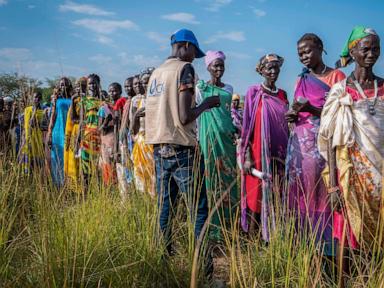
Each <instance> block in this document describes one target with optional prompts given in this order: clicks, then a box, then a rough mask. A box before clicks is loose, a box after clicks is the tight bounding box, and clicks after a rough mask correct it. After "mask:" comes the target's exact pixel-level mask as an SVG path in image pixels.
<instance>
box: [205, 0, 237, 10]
mask: <svg viewBox="0 0 384 288" xmlns="http://www.w3.org/2000/svg"><path fill="white" fill-rule="evenodd" d="M231 2H232V0H213V1H211V3H210V4H209V5H208V7H207V8H206V10H208V11H212V12H217V11H219V10H220V9H221V8H222V7H223V6H226V5H228V4H230V3H231Z"/></svg>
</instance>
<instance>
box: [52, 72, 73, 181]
mask: <svg viewBox="0 0 384 288" xmlns="http://www.w3.org/2000/svg"><path fill="white" fill-rule="evenodd" d="M55 94H56V95H54V96H55V100H54V102H53V106H52V111H51V118H50V123H49V128H48V144H49V146H50V147H51V175H52V180H53V183H54V184H55V185H56V186H58V187H60V186H63V185H64V144H65V126H66V122H67V114H68V110H69V107H70V106H71V96H72V84H71V81H70V80H69V79H68V78H67V77H62V78H61V79H60V82H59V87H58V88H57V93H55Z"/></svg>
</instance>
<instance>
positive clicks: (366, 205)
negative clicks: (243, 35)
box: [0, 26, 384, 257]
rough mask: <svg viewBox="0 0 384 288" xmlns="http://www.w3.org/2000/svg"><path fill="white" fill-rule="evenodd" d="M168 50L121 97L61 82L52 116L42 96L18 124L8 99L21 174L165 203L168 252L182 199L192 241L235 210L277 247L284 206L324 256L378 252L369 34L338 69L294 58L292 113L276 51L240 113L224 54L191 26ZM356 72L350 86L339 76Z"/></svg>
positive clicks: (375, 42) (93, 83) (378, 164)
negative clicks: (97, 184)
mask: <svg viewBox="0 0 384 288" xmlns="http://www.w3.org/2000/svg"><path fill="white" fill-rule="evenodd" d="M171 46H172V53H171V56H170V57H169V58H168V59H166V60H165V62H164V63H163V64H161V65H160V66H159V67H157V68H156V69H154V68H148V69H146V70H144V71H143V72H142V73H140V74H139V75H135V76H133V77H129V78H127V79H126V81H125V83H124V89H125V92H126V97H122V92H123V91H122V90H123V89H122V86H121V85H120V84H119V83H112V84H110V86H109V87H108V93H107V95H105V94H103V93H102V90H101V85H100V78H99V76H98V75H96V74H90V75H89V76H88V77H82V78H80V79H78V81H77V82H76V83H75V87H74V88H73V87H72V83H71V82H70V81H69V79H68V78H66V77H63V78H62V79H61V80H60V81H59V83H58V86H57V88H56V89H55V91H54V94H53V96H52V103H51V105H50V107H45V106H43V105H42V103H41V101H42V97H41V94H39V93H35V94H34V95H33V99H32V100H33V101H32V104H31V106H28V107H26V108H25V109H24V110H23V111H19V112H20V113H19V115H17V116H16V115H15V116H12V117H10V116H9V115H8V114H9V109H8V110H7V109H4V103H3V102H4V101H3V100H2V101H1V102H0V104H1V114H0V115H1V117H2V118H1V133H2V137H3V138H4V137H5V136H4V135H5V134H6V131H7V129H8V127H9V128H12V127H13V126H15V129H16V128H17V129H18V130H17V131H20V132H19V134H20V137H18V138H17V139H18V140H17V141H14V142H15V148H14V149H15V150H16V151H17V154H18V159H19V161H20V164H21V165H22V166H23V171H24V172H25V173H26V174H30V173H32V172H33V171H34V169H36V168H44V167H45V168H46V166H47V165H48V166H49V169H48V170H49V171H50V174H51V177H52V180H53V183H55V185H57V186H58V187H71V189H72V188H73V189H74V190H76V191H87V192H85V193H92V191H88V188H89V187H90V186H89V183H90V180H91V179H92V177H93V176H100V177H99V178H100V179H101V180H102V181H103V183H104V184H105V185H118V187H119V189H120V191H121V192H122V196H123V197H128V196H127V193H128V191H129V190H130V189H133V187H134V188H135V189H137V190H139V191H141V192H143V193H147V194H149V195H150V196H151V197H155V196H156V195H157V200H158V206H159V214H160V216H159V225H160V230H161V232H162V235H163V237H164V241H166V247H167V251H168V253H169V254H172V251H173V249H174V248H173V246H172V231H171V226H172V225H170V223H171V220H172V216H173V214H174V213H173V211H174V210H175V207H176V204H177V199H178V198H179V194H180V193H181V194H183V195H184V196H185V197H186V199H187V200H188V201H187V204H188V207H189V208H190V209H189V210H190V211H191V219H192V220H193V223H194V225H195V237H196V238H198V237H199V236H200V234H201V233H202V232H203V229H204V228H203V227H204V225H205V223H206V221H207V218H208V214H209V211H213V216H212V217H211V218H210V223H209V233H208V234H209V239H210V240H212V241H214V242H220V241H222V239H223V232H224V230H225V229H229V225H233V219H234V215H235V214H236V212H235V210H236V208H237V207H239V209H240V215H241V217H240V218H241V221H240V223H241V227H242V229H243V230H244V231H245V232H246V233H249V234H255V233H260V234H261V236H262V239H263V240H264V241H265V242H268V241H269V240H270V237H271V235H273V230H274V227H275V220H276V219H275V215H276V214H277V211H276V209H278V208H277V207H274V203H275V200H276V199H277V198H279V199H281V200H282V201H283V202H284V201H285V203H286V207H287V209H288V210H289V212H290V213H293V214H294V215H295V217H296V219H297V225H296V226H297V230H298V234H300V231H304V230H305V231H307V230H306V229H310V231H314V233H315V237H316V242H317V244H318V249H319V251H320V253H321V254H323V255H324V256H326V257H334V256H335V255H336V249H335V247H337V245H341V246H342V247H345V246H346V247H350V248H352V249H360V248H361V247H366V248H367V247H368V248H370V247H373V245H380V246H382V244H383V243H377V241H381V240H380V239H382V237H378V235H377V231H378V230H377V227H378V223H379V222H380V221H379V219H380V213H381V212H382V211H383V207H382V206H381V205H382V191H383V183H382V177H383V156H384V130H383V128H382V126H381V125H382V124H383V123H384V80H383V79H382V78H380V77H378V76H376V75H375V74H374V73H373V67H374V65H375V63H376V62H377V60H378V58H379V56H380V41H379V36H378V35H377V34H376V32H375V31H374V30H373V29H370V28H366V27H362V26H358V27H355V28H354V29H353V31H352V32H351V35H350V37H349V39H348V41H347V43H346V46H345V48H344V49H343V50H342V53H341V58H340V61H338V63H337V67H336V68H335V69H334V68H331V67H330V66H328V65H327V64H326V63H324V61H323V57H322V56H323V53H324V44H323V41H322V40H321V39H320V38H319V37H318V36H317V35H315V34H313V33H307V34H305V35H303V36H302V37H301V38H300V39H299V40H298V42H297V51H298V58H299V61H300V62H301V63H302V64H303V65H304V69H303V71H302V72H301V73H300V74H299V76H298V79H297V82H296V86H295V90H294V92H293V95H294V97H293V102H292V104H291V105H289V101H288V97H287V92H286V91H284V90H282V89H279V88H278V87H277V86H276V82H277V80H278V77H279V74H280V70H281V69H284V59H283V57H281V56H279V55H276V54H273V53H269V54H267V55H264V56H263V57H261V58H260V60H259V61H258V63H257V65H256V72H257V73H258V74H260V75H261V77H262V78H263V81H262V82H261V83H258V84H255V85H252V86H250V87H249V89H248V91H247V93H246V96H245V100H244V103H240V102H241V97H240V96H239V95H238V94H234V89H233V87H232V86H231V85H230V84H228V83H223V82H222V80H221V79H222V77H223V75H224V73H225V61H226V55H225V54H224V53H223V52H222V51H207V52H206V53H204V52H203V50H202V49H201V48H200V46H199V43H198V41H197V39H196V37H195V35H194V34H193V32H192V31H189V30H186V29H181V30H179V31H177V32H175V33H174V34H173V35H172V36H171ZM202 57H204V60H205V64H206V68H207V70H208V72H209V74H210V79H207V80H202V79H200V80H198V77H197V75H196V73H195V70H194V68H193V66H192V62H193V61H194V60H195V58H202ZM352 63H354V64H355V68H354V70H353V72H352V73H351V74H350V75H349V76H346V75H345V74H344V73H343V72H342V71H341V70H340V68H343V67H346V66H347V65H349V64H352ZM241 104H242V105H241ZM7 111H8V114H7ZM7 115H8V116H7ZM8 118H14V119H15V124H12V123H11V122H12V121H14V120H12V119H8ZM17 119H18V121H17ZM5 138H6V137H5ZM5 138H4V139H5ZM4 139H3V140H2V141H3V143H5V145H8V147H11V144H10V143H11V142H9V141H8V142H7V141H5V140H4ZM44 143H45V144H46V145H45V144H44ZM96 178H97V177H96ZM68 184H69V185H68ZM231 223H232V224H231ZM339 250H340V249H339ZM340 253H341V254H340V255H341V257H342V253H343V250H342V249H341V252H340ZM340 255H339V256H340Z"/></svg>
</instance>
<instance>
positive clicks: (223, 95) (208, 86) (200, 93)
mask: <svg viewBox="0 0 384 288" xmlns="http://www.w3.org/2000/svg"><path fill="white" fill-rule="evenodd" d="M224 60H225V55H224V53H223V52H221V51H208V52H207V53H206V57H205V63H206V66H207V69H208V72H209V73H210V74H211V80H209V81H207V82H204V81H203V80H200V81H199V82H198V83H197V91H196V93H197V101H203V100H204V99H205V98H208V97H211V96H213V95H218V96H219V97H220V107H218V108H215V109H212V110H209V111H206V112H204V113H203V114H202V115H201V116H200V118H199V124H198V125H199V143H200V147H201V150H202V153H203V156H204V163H205V183H206V186H207V193H208V196H209V199H210V203H209V204H210V209H217V211H216V212H215V213H214V215H213V218H212V220H211V223H210V224H211V226H210V230H209V238H210V239H211V240H216V241H220V240H222V239H223V235H222V230H223V229H227V230H230V228H231V226H230V225H231V214H232V211H233V207H234V206H235V205H236V204H237V199H238V197H237V196H238V195H237V194H238V191H237V183H236V181H237V174H236V144H235V133H236V128H235V126H234V125H233V122H232V117H231V102H232V93H233V88H232V86H230V85H228V84H224V83H222V82H221V77H222V76H223V74H224V71H225V64H224ZM228 189H229V193H228V195H227V196H224V200H223V202H222V203H217V201H218V200H219V199H220V198H221V196H222V195H223V193H225V192H226V191H227V190H228ZM216 206H217V207H216Z"/></svg>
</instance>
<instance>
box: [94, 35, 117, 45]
mask: <svg viewBox="0 0 384 288" xmlns="http://www.w3.org/2000/svg"><path fill="white" fill-rule="evenodd" d="M96 42H99V43H100V44H105V45H111V46H113V40H112V39H111V38H109V37H107V36H104V35H98V36H97V38H96Z"/></svg>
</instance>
